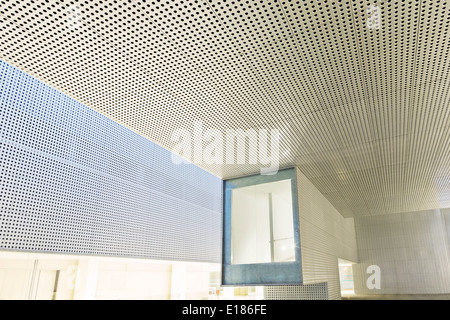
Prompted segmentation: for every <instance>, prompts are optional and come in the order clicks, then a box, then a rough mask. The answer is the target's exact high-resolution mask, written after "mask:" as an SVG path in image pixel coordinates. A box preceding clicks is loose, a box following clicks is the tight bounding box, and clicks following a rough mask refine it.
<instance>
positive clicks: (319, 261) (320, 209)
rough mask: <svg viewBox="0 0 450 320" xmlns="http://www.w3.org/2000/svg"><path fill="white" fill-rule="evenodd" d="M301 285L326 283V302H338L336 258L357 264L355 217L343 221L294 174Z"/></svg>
mask: <svg viewBox="0 0 450 320" xmlns="http://www.w3.org/2000/svg"><path fill="white" fill-rule="evenodd" d="M297 187H298V215H299V226H300V245H301V248H300V252H301V256H302V259H301V261H302V274H303V284H316V283H322V282H325V283H326V291H327V299H330V300H339V299H341V288H340V280H339V268H338V259H339V258H341V259H345V260H349V261H353V262H358V251H357V241H356V234H355V225H354V218H344V217H342V216H341V215H340V214H339V212H338V211H337V210H336V209H335V208H334V207H333V206H332V204H331V203H330V202H329V201H328V200H327V199H326V198H325V197H324V196H323V195H322V194H321V193H320V192H319V190H318V189H317V188H316V187H315V186H314V185H313V184H312V183H311V182H310V181H309V180H308V179H307V178H306V177H305V175H304V174H302V173H301V172H300V171H297Z"/></svg>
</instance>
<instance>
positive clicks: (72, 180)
mask: <svg viewBox="0 0 450 320" xmlns="http://www.w3.org/2000/svg"><path fill="white" fill-rule="evenodd" d="M68 80H69V81H70V79H68ZM0 86H1V87H0V88H1V90H0V99H1V100H0V103H1V108H0V187H1V190H0V249H7V250H25V251H40V252H63V253H76V254H89V255H111V256H132V257H143V258H155V259H170V260H192V261H208V262H219V261H220V253H221V225H222V213H221V212H222V207H221V206H222V200H221V192H222V191H221V188H222V184H221V180H220V179H218V178H216V177H214V176H213V175H211V174H209V173H207V172H205V171H204V170H202V169H200V168H198V167H196V166H194V165H190V164H183V165H175V164H173V162H172V160H171V154H170V152H169V151H167V150H165V149H163V148H161V147H159V146H157V145H155V144H154V143H152V142H150V141H149V140H147V139H145V138H143V137H141V136H140V135H138V134H136V133H134V132H132V131H130V130H129V129H126V128H124V127H123V126H121V125H119V124H117V123H115V122H114V121H112V120H110V119H108V118H107V117H105V116H103V115H101V114H99V113H97V112H96V111H94V110H92V109H90V108H88V107H86V106H85V105H83V104H82V103H79V102H77V101H75V100H74V99H72V98H70V97H68V96H66V95H65V94H63V93H61V92H59V91H57V90H55V89H53V88H51V87H49V86H48V85H46V84H43V83H42V82H40V81H39V80H37V79H35V78H33V77H32V76H30V75H27V74H25V73H24V72H22V71H20V70H18V69H16V68H15V67H12V66H10V65H9V64H7V63H5V62H2V61H0Z"/></svg>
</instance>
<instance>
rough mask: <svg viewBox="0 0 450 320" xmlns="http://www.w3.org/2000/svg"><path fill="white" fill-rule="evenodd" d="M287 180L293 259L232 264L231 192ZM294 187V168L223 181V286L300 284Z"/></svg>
mask: <svg viewBox="0 0 450 320" xmlns="http://www.w3.org/2000/svg"><path fill="white" fill-rule="evenodd" d="M287 179H290V180H291V188H292V212H293V217H292V218H293V222H294V241H295V261H290V262H270V263H252V264H231V191H232V190H233V189H235V188H242V187H246V186H252V185H257V184H262V183H270V182H276V181H280V180H287ZM297 190H298V189H297V175H296V168H295V167H294V168H286V169H282V170H279V171H278V172H277V173H276V174H274V175H251V176H245V177H239V178H234V179H230V180H224V181H223V194H224V197H223V209H224V210H223V213H224V214H223V250H222V255H223V256H222V285H223V286H237V285H238V286H242V285H280V284H302V280H303V277H302V264H301V249H300V230H299V218H298V197H297Z"/></svg>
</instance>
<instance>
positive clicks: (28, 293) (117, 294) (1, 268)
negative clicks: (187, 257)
mask: <svg viewBox="0 0 450 320" xmlns="http://www.w3.org/2000/svg"><path fill="white" fill-rule="evenodd" d="M217 270H220V268H219V265H218V264H209V263H195V262H171V261H156V260H148V259H128V258H111V257H89V256H72V255H68V256H66V255H60V254H40V253H23V252H3V251H0V300H27V299H31V300H50V299H56V300H72V299H74V300H90V299H108V300H109V299H111V300H125V299H127V300H128V299H134V300H136V299H146V300H150V299H158V300H161V299H190V300H196V299H206V298H208V292H209V287H210V274H211V272H212V271H214V272H216V271H217ZM58 271H59V277H58V281H57V290H56V295H55V296H54V288H55V283H56V281H55V280H56V275H57V272H58Z"/></svg>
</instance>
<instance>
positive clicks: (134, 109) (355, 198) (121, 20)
mask: <svg viewBox="0 0 450 320" xmlns="http://www.w3.org/2000/svg"><path fill="white" fill-rule="evenodd" d="M372 5H377V6H378V9H377V13H378V14H379V15H377V16H374V10H372V9H371V10H368V9H369V8H370V7H371V6H372ZM0 6H1V7H0V57H1V59H3V60H6V61H8V62H10V63H11V64H13V65H15V66H18V67H20V68H21V69H22V70H24V71H26V72H28V73H30V74H32V75H34V76H36V77H38V78H39V79H42V80H43V81H45V82H46V83H47V84H49V85H51V86H53V87H55V88H57V89H59V90H61V91H63V92H65V93H67V94H68V95H69V96H71V97H73V98H75V99H76V100H77V101H80V102H82V103H84V104H86V105H87V106H89V107H91V108H93V109H94V110H97V111H99V112H101V113H103V114H104V115H106V116H108V117H110V118H112V119H114V120H116V121H117V122H118V123H121V124H123V125H125V126H127V127H128V128H131V129H133V130H134V131H136V132H138V133H140V134H142V135H143V136H145V137H147V138H149V139H150V140H152V141H154V142H155V143H157V144H159V145H161V146H163V147H165V148H166V149H169V150H171V149H172V148H173V146H174V142H173V141H171V133H172V132H173V131H174V130H176V129H179V128H185V129H192V127H193V123H194V121H198V120H200V121H203V122H204V127H205V129H206V128H216V129H218V130H222V131H224V130H225V129H227V128H240V129H244V130H245V129H247V128H268V129H269V128H279V129H280V130H282V132H283V140H282V146H281V152H280V154H281V155H282V156H281V159H280V162H281V166H282V167H285V166H291V165H294V164H295V165H297V166H298V167H299V168H300V169H301V170H302V171H303V172H304V174H305V175H306V176H307V177H308V178H309V179H311V181H312V182H313V183H314V184H315V185H316V186H317V187H318V188H319V190H320V191H321V192H322V193H323V194H324V195H325V196H326V197H327V198H328V199H329V200H330V201H331V202H332V203H333V205H334V206H335V207H336V208H337V209H338V210H339V211H340V212H341V213H342V214H344V215H346V216H364V215H374V214H382V213H391V212H406V211H416V210H425V209H432V208H439V207H450V200H449V199H448V177H449V176H450V171H449V170H450V164H449V160H450V158H449V157H448V155H449V154H450V152H449V151H450V150H449V149H450V142H449V141H450V136H449V132H450V130H449V129H450V127H449V119H450V118H449V115H450V108H449V97H450V94H449V92H450V80H449V77H448V73H449V64H450V61H449V59H448V56H449V54H450V52H449V50H450V37H449V36H448V34H449V23H450V2H449V1H425V0H420V1H416V0H405V1H377V2H374V1H369V0H350V1H338V0H331V1H306V0H299V1H295V0H262V1H246V0H234V1H230V0H189V1H188V0H175V1H173V0H170V1H169V0H167V1H163V0H155V1H141V0H126V1H117V0H94V1H91V0H89V1H88V0H79V1H71V0H61V1H57V0H46V1H18V0H14V1H6V0H3V1H0ZM374 19H379V21H376V20H374ZM202 167H203V168H205V169H207V170H208V171H210V172H211V173H213V174H215V175H216V176H219V177H222V178H231V177H236V176H241V175H246V174H251V173H257V172H258V171H259V166H256V165H250V164H248V165H220V164H217V165H206V164H203V165H202Z"/></svg>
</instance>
